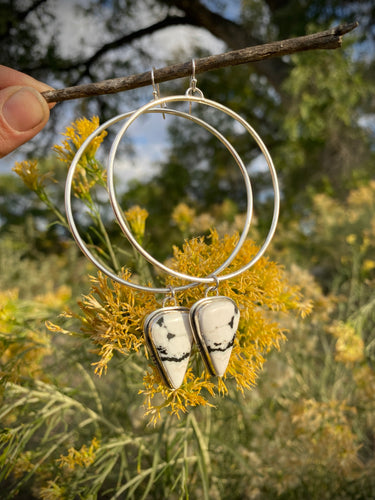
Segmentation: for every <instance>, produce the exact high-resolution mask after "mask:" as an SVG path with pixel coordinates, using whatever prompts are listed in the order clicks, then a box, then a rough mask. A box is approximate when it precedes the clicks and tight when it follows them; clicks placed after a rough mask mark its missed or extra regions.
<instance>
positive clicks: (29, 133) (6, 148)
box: [0, 86, 49, 158]
mask: <svg viewBox="0 0 375 500" xmlns="http://www.w3.org/2000/svg"><path fill="white" fill-rule="evenodd" d="M48 118H49V106H48V104H47V102H46V101H45V99H44V98H43V97H42V96H41V95H40V93H39V92H38V91H37V90H36V89H35V88H33V87H21V86H12V87H7V88H3V89H2V90H0V158H1V157H3V156H5V155H7V154H8V153H10V152H11V151H13V150H14V149H16V148H17V147H18V146H20V145H21V144H24V143H25V142H27V141H29V140H30V139H31V138H32V137H34V136H35V135H36V134H37V133H38V132H40V131H41V130H42V128H43V127H44V126H45V124H46V123H47V121H48Z"/></svg>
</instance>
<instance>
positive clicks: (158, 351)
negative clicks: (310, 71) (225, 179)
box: [65, 60, 280, 389]
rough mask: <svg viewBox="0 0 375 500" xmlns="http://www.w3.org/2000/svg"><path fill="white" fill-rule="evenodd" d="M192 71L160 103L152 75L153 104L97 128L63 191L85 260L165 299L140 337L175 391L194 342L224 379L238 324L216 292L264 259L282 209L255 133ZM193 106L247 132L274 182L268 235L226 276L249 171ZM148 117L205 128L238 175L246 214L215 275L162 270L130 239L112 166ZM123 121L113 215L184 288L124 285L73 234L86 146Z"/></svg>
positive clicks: (110, 183)
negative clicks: (183, 303)
mask: <svg viewBox="0 0 375 500" xmlns="http://www.w3.org/2000/svg"><path fill="white" fill-rule="evenodd" d="M192 68H193V73H192V78H191V84H190V87H189V88H188V90H187V91H186V93H185V94H184V95H175V96H168V97H163V98H160V97H159V89H158V86H156V85H155V82H154V74H153V71H152V72H151V77H152V82H153V94H154V99H153V100H152V101H151V102H149V103H147V104H145V105H144V106H142V107H140V108H139V109H138V110H136V111H130V112H128V113H124V114H121V115H118V116H116V117H114V118H112V119H110V120H108V121H107V122H105V123H103V124H102V125H101V126H100V127H98V128H97V129H96V130H95V131H94V132H93V133H92V134H91V135H90V136H89V137H88V138H87V139H86V140H85V141H84V142H83V144H82V146H81V147H80V148H79V150H78V151H77V153H76V155H75V157H74V159H73V161H72V163H71V165H70V168H69V172H68V176H67V180H66V186H65V210H66V215H67V220H68V223H69V226H70V229H71V232H72V234H73V237H74V238H75V240H76V243H77V245H78V246H79V247H80V249H81V250H82V252H83V253H84V254H85V255H86V257H87V258H88V259H89V260H90V261H91V262H92V263H93V264H94V265H95V266H96V267H97V268H98V269H100V270H101V271H102V272H103V273H104V274H106V275H107V276H108V277H109V278H111V279H112V280H114V281H116V282H118V283H120V284H122V285H125V286H128V287H131V288H133V289H135V290H140V291H146V292H151V293H154V294H165V295H166V298H165V300H164V302H163V306H162V308H161V309H158V310H156V311H154V312H152V313H151V314H149V315H148V316H147V318H145V320H144V336H145V341H146V345H147V348H148V350H149V352H150V354H151V357H152V359H153V361H154V363H155V366H156V368H157V370H158V372H159V374H160V376H161V378H162V380H163V381H164V383H165V384H166V385H167V386H168V387H169V388H171V389H177V388H178V387H180V385H181V384H182V383H183V380H184V376H185V373H186V370H187V367H188V363H189V357H190V353H191V350H192V345H193V341H195V342H196V344H197V346H198V349H199V351H200V353H201V355H202V358H203V361H204V363H205V366H206V369H207V371H208V373H209V374H210V375H213V376H215V375H216V376H223V375H224V373H225V371H226V368H227V365H228V362H229V359H230V355H231V351H232V347H233V343H234V340H235V335H236V331H237V327H238V323H239V319H240V312H239V309H238V307H237V305H236V304H235V303H234V301H233V300H232V299H230V298H229V297H225V296H220V295H219V294H218V288H219V286H220V282H221V281H224V280H227V279H232V278H235V277H236V276H239V275H240V274H241V273H243V272H245V271H247V270H248V269H250V268H251V267H252V266H253V265H254V264H256V262H258V260H259V259H260V258H261V257H262V256H263V254H264V253H265V251H266V249H267V247H268V245H269V244H270V242H271V239H272V237H273V235H274V233H275V230H276V225H277V220H278V216H279V207H280V193H279V186H278V180H277V174H276V170H275V167H274V165H273V161H272V158H271V156H270V154H269V152H268V150H267V148H266V146H265V145H264V143H263V141H262V140H261V138H260V137H259V135H258V134H257V133H256V132H255V130H254V129H253V128H252V127H251V126H250V125H249V124H248V123H247V121H246V120H244V119H243V118H242V117H241V116H240V115H238V114H237V113H235V112H234V111H232V110H231V109H229V108H227V107H226V106H223V105H222V104H220V103H218V102H215V101H211V100H209V99H206V98H205V97H204V95H203V92H202V91H201V90H200V89H198V88H197V86H196V83H197V80H196V78H195V63H194V60H193V61H192ZM195 94H196V95H195ZM175 102H187V103H189V113H186V112H183V111H178V110H176V109H173V108H168V107H166V106H167V105H169V104H172V103H175ZM193 103H195V104H199V105H202V106H204V107H207V108H213V109H216V110H218V111H221V112H222V113H224V114H225V115H227V116H228V117H230V118H232V119H234V120H235V121H236V122H237V123H239V124H240V125H242V127H243V128H244V129H245V130H246V132H247V133H248V134H250V136H251V137H252V138H253V139H254V140H255V141H256V143H257V145H258V146H259V148H260V150H261V152H262V154H263V156H264V158H265V160H266V162H267V165H268V169H269V172H270V175H271V179H272V185H273V190H274V208H273V216H272V221H271V226H270V229H269V232H268V235H267V237H266V238H265V240H264V242H263V245H262V246H261V248H260V249H259V251H258V253H257V254H256V255H255V256H254V257H253V258H252V259H251V260H250V261H249V262H248V263H247V264H246V265H244V266H243V267H241V268H239V269H237V270H235V271H232V272H230V273H226V274H222V272H223V271H224V270H225V269H226V268H227V267H228V266H229V264H230V263H231V262H232V261H233V259H234V258H235V257H236V255H237V254H238V252H239V251H240V249H241V247H242V245H243V244H244V242H245V240H246V238H247V235H248V232H249V229H250V224H251V219H252V215H253V193H252V187H251V182H250V178H249V175H248V172H247V169H246V167H245V165H244V163H243V161H242V159H241V158H240V156H239V155H238V153H237V151H236V150H235V149H234V147H233V146H232V145H231V143H230V142H229V141H228V140H227V139H226V138H225V137H224V136H223V135H222V134H221V133H220V132H219V131H218V130H217V129H216V128H214V127H213V126H212V125H210V124H209V123H207V122H206V121H204V120H202V119H201V118H198V117H196V116H194V115H192V114H191V106H192V104H193ZM148 113H151V114H155V113H157V114H162V115H163V117H165V115H173V116H177V117H180V118H183V119H186V120H190V121H191V122H193V123H195V124H197V125H199V126H201V127H203V128H204V129H206V130H207V131H208V132H210V133H211V134H212V135H213V136H215V137H216V138H217V139H218V140H219V141H220V142H221V143H222V144H223V145H224V146H225V147H226V148H227V150H228V151H229V153H230V154H231V155H232V157H233V158H234V160H235V162H236V163H237V165H238V166H239V168H240V171H241V173H242V176H243V179H244V182H245V187H246V196H247V209H246V218H245V222H244V227H243V230H242V233H241V236H240V238H239V240H238V243H237V244H236V246H235V248H234V249H233V251H232V253H231V254H230V255H229V257H228V258H227V259H226V260H225V261H224V262H223V263H222V264H221V265H220V266H219V267H218V268H217V269H216V270H215V271H213V272H212V273H210V274H209V275H208V276H204V277H201V276H191V275H187V274H184V273H180V272H178V271H176V270H173V269H170V268H169V267H167V266H166V265H164V264H162V263H161V262H159V261H158V260H156V259H155V258H154V257H153V256H152V255H150V254H149V253H148V252H147V251H146V250H145V249H144V248H143V247H142V246H141V245H140V244H139V243H138V241H137V240H136V239H135V237H134V236H133V234H132V232H131V230H130V228H129V225H128V223H127V221H126V219H125V218H124V216H123V211H122V209H121V207H120V205H119V203H118V201H117V197H116V192H115V185H114V168H115V167H114V166H115V157H116V153H117V149H118V146H119V144H120V141H121V139H122V138H123V136H124V135H125V134H126V132H127V130H128V129H129V127H130V125H131V124H132V123H134V122H135V120H137V118H139V117H140V116H142V115H144V114H148ZM123 120H126V121H125V123H124V124H123V126H122V127H121V129H120V130H119V132H118V133H117V135H116V137H115V139H114V141H113V144H112V147H111V150H110V153H109V158H108V164H107V191H108V196H109V199H110V203H111V205H112V209H113V212H114V215H115V217H116V219H117V222H118V224H119V226H120V228H121V230H122V232H123V233H124V234H125V236H126V237H127V239H128V240H129V242H130V243H131V244H132V246H133V247H134V248H135V249H136V250H137V251H138V252H139V253H140V254H141V255H142V256H143V257H144V258H145V259H146V260H147V261H148V262H149V263H151V264H152V265H153V266H155V267H157V268H159V269H161V270H162V271H164V272H165V273H167V274H169V275H171V276H174V277H177V278H180V279H181V280H184V281H185V282H186V281H188V282H189V283H188V284H184V285H181V286H177V287H175V288H172V287H170V286H169V287H166V288H156V287H151V286H145V285H141V284H138V283H133V282H131V281H127V280H124V279H123V278H121V277H120V276H118V275H117V274H115V273H113V272H112V271H111V270H109V269H108V268H107V267H105V266H104V265H103V264H102V262H100V261H99V260H98V259H97V258H96V257H95V256H94V255H93V254H92V253H91V251H90V250H89V249H88V247H87V245H86V244H85V242H84V241H83V239H82V237H81V235H80V233H79V231H78V229H77V226H76V223H75V220H74V216H73V211H72V204H71V191H72V182H73V178H74V174H75V171H76V168H77V165H78V163H79V161H80V158H81V157H82V154H83V153H84V151H85V150H86V148H87V147H88V146H89V144H90V143H91V141H93V140H94V139H95V138H96V137H97V136H98V135H99V134H100V133H101V132H103V131H104V130H106V129H107V128H108V127H110V126H111V125H114V124H115V123H118V122H120V121H123ZM201 284H206V286H207V287H208V288H207V290H206V296H205V297H204V298H202V299H201V300H199V301H198V302H197V303H195V304H194V305H193V306H192V308H191V309H190V310H189V309H188V308H186V307H180V306H178V305H177V301H176V297H175V294H176V292H180V291H185V290H187V289H188V288H191V287H196V286H199V285H201ZM211 291H213V292H215V293H216V295H214V296H209V293H210V292H211ZM169 301H172V302H173V305H171V306H167V305H166V304H167V303H168V302H169Z"/></svg>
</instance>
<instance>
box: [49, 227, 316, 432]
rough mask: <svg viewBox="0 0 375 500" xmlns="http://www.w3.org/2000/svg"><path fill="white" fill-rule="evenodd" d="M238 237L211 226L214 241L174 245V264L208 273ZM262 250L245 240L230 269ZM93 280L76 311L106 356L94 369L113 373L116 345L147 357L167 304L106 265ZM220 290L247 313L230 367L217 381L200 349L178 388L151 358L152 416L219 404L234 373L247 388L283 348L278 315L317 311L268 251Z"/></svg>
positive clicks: (198, 293)
mask: <svg viewBox="0 0 375 500" xmlns="http://www.w3.org/2000/svg"><path fill="white" fill-rule="evenodd" d="M237 240H238V236H237V235H233V236H227V237H225V238H223V239H221V238H219V236H218V235H217V233H216V232H212V233H211V237H210V242H209V243H208V242H206V241H205V240H204V239H203V238H197V239H193V240H191V241H188V242H186V243H185V245H184V246H183V248H182V249H181V250H180V249H177V248H175V250H174V257H173V259H172V260H171V261H170V262H169V263H168V264H169V265H171V266H172V267H173V268H174V269H177V270H178V271H180V272H183V273H187V274H192V275H198V274H200V275H202V276H203V275H207V274H209V273H210V272H212V271H213V270H214V269H215V268H217V267H218V266H219V265H220V263H221V262H222V261H223V259H224V256H226V255H229V253H230V252H231V251H232V249H233V247H234V245H235V243H236V242H237ZM258 249H259V248H258V247H257V246H256V245H255V244H254V243H253V242H252V241H250V240H248V241H246V242H245V244H244V246H243V248H242V249H241V251H240V253H239V255H238V256H237V257H236V259H235V260H234V261H233V263H232V264H231V265H230V266H229V268H228V272H229V271H230V270H234V269H236V268H238V267H242V266H243V265H245V264H246V263H247V262H248V261H250V260H251V258H252V257H253V256H254V255H255V254H256V252H257V251H258ZM121 276H122V278H124V279H125V280H131V279H139V277H138V278H137V276H132V275H131V274H130V272H129V271H128V270H124V271H123V272H122V275H121ZM90 280H91V290H90V292H89V294H87V295H86V296H84V297H83V298H82V300H80V301H79V306H80V308H81V311H82V314H81V315H75V317H76V319H78V320H79V321H80V325H81V327H80V328H81V331H82V332H84V333H85V334H86V335H87V336H89V337H90V339H91V340H92V341H93V342H94V344H95V345H97V346H98V351H97V353H98V355H99V357H100V359H99V361H98V362H96V363H95V371H96V373H98V374H99V375H101V374H103V373H106V371H107V367H108V363H109V361H110V360H111V358H112V356H113V354H114V352H116V351H117V352H119V353H121V354H122V355H127V354H130V353H132V352H135V353H137V352H138V351H140V350H141V351H142V354H141V355H142V356H147V351H146V349H145V341H144V337H143V321H144V318H145V317H146V316H147V315H148V314H149V313H150V312H152V311H154V310H155V309H158V308H160V307H161V306H160V304H158V302H157V300H156V297H155V295H154V294H152V293H147V292H139V291H134V290H133V289H131V288H129V287H126V286H123V285H120V284H119V283H117V282H112V281H111V280H109V279H108V278H107V277H106V276H104V275H103V274H102V273H101V272H99V273H98V275H97V277H91V278H90ZM165 285H171V286H177V285H178V280H177V279H175V278H171V279H168V281H167V282H166V283H165ZM220 294H222V295H225V296H227V297H230V298H232V299H233V300H234V301H235V302H236V303H237V305H238V307H239V309H240V312H241V319H240V324H239V329H238V333H237V337H236V341H235V344H234V347H233V351H232V356H231V359H230V362H229V365H228V368H227V372H226V374H225V375H224V377H223V378H221V379H218V380H215V379H212V378H210V377H209V376H208V375H207V374H206V372H205V371H204V369H203V366H202V363H201V362H200V360H199V355H198V353H197V352H195V351H194V352H193V354H192V356H191V360H190V368H189V369H188V371H187V373H186V376H185V381H184V383H183V385H182V386H181V387H180V388H179V389H176V390H174V389H169V388H167V387H165V386H164V384H163V382H162V380H161V378H160V376H159V374H158V373H157V371H156V369H155V368H154V367H153V366H152V365H150V368H149V369H148V371H147V373H146V374H145V377H144V388H143V389H142V390H141V391H140V392H141V393H142V394H143V395H144V396H145V398H146V399H145V406H146V414H148V415H149V416H150V417H151V421H152V422H156V421H157V420H158V418H159V417H160V412H161V410H162V409H164V408H167V409H168V411H169V412H170V413H172V414H176V415H179V413H180V412H186V411H187V410H188V408H189V407H190V406H197V405H210V404H212V403H211V402H210V401H209V400H208V396H214V395H215V394H218V393H219V394H221V395H225V394H227V392H228V386H227V384H228V382H229V381H230V380H234V382H235V385H236V388H237V390H239V391H241V392H244V390H246V389H251V388H252V387H253V386H254V385H255V383H256V379H257V376H258V374H259V372H260V370H261V369H262V366H263V363H264V361H265V355H266V354H267V352H269V351H270V350H271V349H272V348H276V349H279V347H280V342H282V341H283V340H285V332H284V331H283V329H282V328H281V327H280V326H279V324H278V315H279V314H280V313H286V312H287V311H289V310H295V311H297V312H299V313H300V315H301V316H305V315H306V314H308V313H309V312H310V310H311V303H303V302H302V301H301V296H300V293H299V288H298V287H296V286H289V285H288V283H287V281H286V279H285V276H284V274H283V270H282V268H281V267H280V266H278V265H277V264H276V263H275V262H272V261H270V260H269V259H267V258H266V257H262V258H261V259H260V260H259V261H258V262H257V264H256V265H255V266H253V268H251V269H250V270H248V271H247V272H245V273H242V274H240V276H239V277H238V278H235V279H232V280H228V281H224V282H222V283H221V284H220ZM203 296H204V287H203V288H202V287H196V288H190V289H188V290H187V291H186V292H184V293H183V294H181V296H178V297H177V299H178V302H179V303H180V304H181V305H183V306H186V307H190V306H192V305H193V303H194V302H196V301H197V300H199V299H200V298H202V297H203ZM50 328H52V329H54V330H55V331H59V328H60V327H57V326H56V325H50ZM160 396H161V399H160Z"/></svg>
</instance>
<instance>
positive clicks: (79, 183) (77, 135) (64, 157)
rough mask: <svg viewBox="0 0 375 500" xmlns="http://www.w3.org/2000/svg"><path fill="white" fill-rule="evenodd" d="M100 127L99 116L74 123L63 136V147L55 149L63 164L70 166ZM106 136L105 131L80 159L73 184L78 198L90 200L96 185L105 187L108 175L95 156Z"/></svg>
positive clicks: (80, 119)
mask: <svg viewBox="0 0 375 500" xmlns="http://www.w3.org/2000/svg"><path fill="white" fill-rule="evenodd" d="M98 127H99V118H98V117H97V116H94V117H93V118H92V119H91V120H88V119H87V118H79V119H78V120H76V121H75V122H73V124H72V125H71V126H69V127H67V128H66V131H65V132H64V133H63V134H62V135H63V136H64V137H66V139H65V140H64V141H63V142H62V145H55V146H54V147H53V150H54V151H55V152H57V157H58V158H59V159H60V160H61V161H62V162H64V163H68V164H70V163H71V162H72V161H73V158H74V156H75V154H76V152H77V151H78V149H79V148H80V147H81V145H82V144H83V143H84V141H85V140H86V139H87V137H89V135H90V134H91V133H92V132H94V131H95V130H96V129H97V128H98ZM106 135H107V132H106V131H105V130H104V131H103V132H101V133H100V134H99V135H98V136H97V137H95V139H93V140H92V141H91V142H90V144H89V145H88V146H87V148H86V149H85V151H84V153H83V154H82V156H81V158H80V161H79V163H78V166H77V168H76V172H75V176H74V180H73V183H72V187H73V192H74V193H75V195H76V196H77V197H78V198H81V199H87V200H90V189H91V188H92V187H93V186H94V185H95V184H96V183H100V184H101V185H105V177H106V173H105V170H104V169H103V168H102V167H101V165H100V164H99V162H98V161H97V160H96V158H95V154H96V152H97V150H98V148H99V146H100V144H101V143H102V142H103V139H104V137H105V136H106ZM89 177H91V179H90V178H89Z"/></svg>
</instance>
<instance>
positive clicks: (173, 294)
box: [163, 285, 178, 307]
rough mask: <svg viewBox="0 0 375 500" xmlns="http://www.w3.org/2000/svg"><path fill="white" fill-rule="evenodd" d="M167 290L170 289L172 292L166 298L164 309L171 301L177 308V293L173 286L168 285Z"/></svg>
mask: <svg viewBox="0 0 375 500" xmlns="http://www.w3.org/2000/svg"><path fill="white" fill-rule="evenodd" d="M167 288H169V290H170V293H169V295H167V296H166V297H165V299H164V300H163V307H165V305H166V304H167V303H168V302H169V301H172V304H173V306H177V305H178V304H177V298H176V292H175V289H174V288H173V286H172V285H168V286H167Z"/></svg>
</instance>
